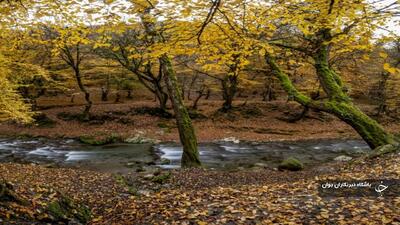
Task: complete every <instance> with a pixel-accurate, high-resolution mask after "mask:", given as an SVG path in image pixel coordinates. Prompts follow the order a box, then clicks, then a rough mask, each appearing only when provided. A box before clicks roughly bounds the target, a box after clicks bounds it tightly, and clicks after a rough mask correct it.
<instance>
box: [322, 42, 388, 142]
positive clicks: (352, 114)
mask: <svg viewBox="0 0 400 225" xmlns="http://www.w3.org/2000/svg"><path fill="white" fill-rule="evenodd" d="M314 60H315V65H314V66H315V68H316V71H317V75H318V78H319V80H320V83H321V86H322V88H323V89H324V91H325V93H326V94H327V95H328V97H329V101H328V103H327V104H326V105H327V106H328V111H330V112H331V113H332V114H334V115H335V116H337V117H338V118H339V119H341V120H342V121H344V122H346V123H347V124H349V125H350V126H352V127H353V128H354V129H355V130H356V131H357V133H358V134H360V136H361V137H362V138H363V139H364V140H365V142H367V143H368V145H369V146H370V147H371V148H372V149H375V148H377V147H379V146H382V145H386V144H393V143H394V142H395V141H394V139H393V137H392V135H390V134H388V133H387V132H386V131H385V130H384V129H383V128H382V127H381V126H380V125H379V123H378V122H376V121H375V120H373V119H372V118H370V117H369V116H367V115H366V114H365V113H364V112H362V111H361V110H360V109H359V108H358V107H357V106H355V105H354V104H353V103H352V101H351V99H350V97H349V96H348V95H347V94H346V93H345V91H344V89H343V83H342V80H341V78H340V77H339V75H338V74H337V73H336V72H335V71H334V70H333V69H331V68H330V66H329V64H328V46H326V45H322V46H321V47H320V48H319V50H318V51H317V53H316V55H315V57H314Z"/></svg>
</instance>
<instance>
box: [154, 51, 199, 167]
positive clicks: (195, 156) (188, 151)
mask: <svg viewBox="0 0 400 225" xmlns="http://www.w3.org/2000/svg"><path fill="white" fill-rule="evenodd" d="M160 66H161V67H162V71H163V73H164V74H163V75H164V80H165V83H166V85H167V89H168V92H169V96H170V99H171V102H172V106H173V108H174V112H175V117H176V123H177V125H178V130H179V137H180V141H181V143H182V145H183V153H182V160H181V165H182V167H199V166H201V163H200V158H199V152H198V148H197V138H196V135H195V131H194V127H193V125H192V121H191V119H190V117H189V113H188V111H187V109H186V107H185V105H184V103H183V99H182V91H181V90H180V86H179V84H178V80H177V78H176V74H175V71H174V70H173V68H172V64H171V60H170V59H169V57H168V56H166V55H164V56H162V57H161V58H160Z"/></svg>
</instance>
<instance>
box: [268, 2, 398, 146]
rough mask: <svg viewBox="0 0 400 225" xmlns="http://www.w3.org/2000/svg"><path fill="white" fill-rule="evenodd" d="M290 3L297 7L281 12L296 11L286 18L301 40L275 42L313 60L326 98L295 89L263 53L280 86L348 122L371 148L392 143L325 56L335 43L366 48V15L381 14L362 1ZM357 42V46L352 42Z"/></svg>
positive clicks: (367, 21) (367, 22) (371, 32)
mask: <svg viewBox="0 0 400 225" xmlns="http://www.w3.org/2000/svg"><path fill="white" fill-rule="evenodd" d="M292 4H293V5H292V6H295V5H296V6H299V8H293V7H288V8H287V11H286V12H285V15H289V14H291V15H299V17H300V18H295V19H294V20H292V19H289V21H290V22H291V23H293V25H295V26H296V27H297V28H298V29H299V31H300V33H301V34H302V39H301V41H302V42H304V43H302V45H301V46H299V45H293V44H288V43H287V42H276V45H277V46H280V47H283V48H289V49H292V50H295V51H300V52H302V53H304V54H306V55H307V56H308V57H309V58H310V59H312V60H313V62H312V65H313V66H314V68H315V70H316V75H317V77H318V79H319V82H320V84H321V87H322V89H323V91H324V93H325V94H326V95H327V99H326V100H324V101H315V100H312V99H311V98H310V97H308V96H305V95H304V94H302V93H300V92H299V91H297V89H296V87H295V86H293V84H292V82H291V81H290V79H289V77H288V75H287V74H286V73H285V72H284V71H283V70H282V69H281V68H280V66H279V65H278V63H277V61H276V60H275V57H274V56H273V55H272V54H271V53H266V62H267V63H268V64H269V65H270V66H271V68H272V69H273V71H274V73H275V75H276V76H277V77H278V78H279V79H280V81H281V83H282V85H283V87H284V89H285V90H286V91H287V92H288V93H289V94H290V95H291V96H292V97H293V98H294V99H295V100H296V101H297V102H299V103H300V104H302V105H304V106H307V107H310V108H314V109H318V110H321V111H324V112H328V113H331V114H333V115H335V116H337V117H338V118H339V119H341V120H342V121H344V122H346V123H347V124H349V125H350V126H352V127H353V128H354V129H355V130H356V131H357V132H358V133H359V134H360V136H361V137H362V138H363V139H364V140H365V141H366V142H367V143H368V145H369V146H370V147H371V148H373V149H374V148H377V147H379V146H383V145H386V144H393V143H396V141H395V140H394V138H393V136H392V135H390V134H388V133H387V132H386V131H385V130H384V129H383V128H382V127H381V126H380V125H379V124H378V123H377V122H376V121H375V120H373V119H371V118H370V117H368V116H367V115H366V114H365V113H363V112H362V111H361V110H360V109H359V108H358V107H357V106H356V105H354V104H353V103H352V100H351V99H350V97H349V96H348V94H347V93H346V89H345V88H344V84H343V81H342V79H341V77H340V75H339V74H338V73H337V72H336V71H335V70H334V69H333V68H332V66H331V65H330V64H329V57H330V54H331V52H332V51H333V50H334V47H335V45H336V43H341V44H342V45H343V44H345V45H346V47H347V49H346V50H347V51H352V50H354V49H355V47H358V48H366V47H367V46H368V39H369V38H370V37H371V35H372V34H373V30H370V29H371V27H373V26H371V21H370V20H368V19H367V18H371V16H373V15H374V16H377V17H381V16H380V14H378V13H377V11H376V10H374V9H371V7H370V4H369V3H367V2H364V1H359V2H358V3H354V2H352V1H341V2H336V1H330V2H328V3H327V2H326V1H318V0H316V1H310V2H309V4H304V5H301V4H297V3H296V1H294V2H293V3H292ZM343 12H346V13H345V14H343ZM381 19H382V18H381ZM297 20H298V21H297ZM367 24H368V25H369V27H367ZM355 37H357V39H356V38H355ZM357 42H358V46H355V44H356V43H357ZM295 43H296V42H295ZM302 46H305V47H302Z"/></svg>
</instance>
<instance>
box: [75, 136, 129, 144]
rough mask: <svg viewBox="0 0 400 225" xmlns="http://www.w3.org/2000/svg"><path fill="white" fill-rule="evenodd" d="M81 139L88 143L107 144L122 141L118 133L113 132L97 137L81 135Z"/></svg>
mask: <svg viewBox="0 0 400 225" xmlns="http://www.w3.org/2000/svg"><path fill="white" fill-rule="evenodd" d="M79 141H80V142H81V143H83V144H87V145H106V144H113V143H116V142H118V141H121V138H120V137H119V136H118V135H116V134H112V135H110V136H106V137H103V138H96V137H93V136H81V137H79Z"/></svg>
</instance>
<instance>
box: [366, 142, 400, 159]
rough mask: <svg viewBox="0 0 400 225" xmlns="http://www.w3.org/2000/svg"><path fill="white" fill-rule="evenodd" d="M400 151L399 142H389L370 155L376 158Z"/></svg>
mask: <svg viewBox="0 0 400 225" xmlns="http://www.w3.org/2000/svg"><path fill="white" fill-rule="evenodd" d="M399 151H400V146H399V144H387V145H383V146H380V147H378V148H376V149H374V151H373V152H372V153H371V154H369V157H370V158H376V157H379V156H382V155H385V154H389V153H394V152H399Z"/></svg>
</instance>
